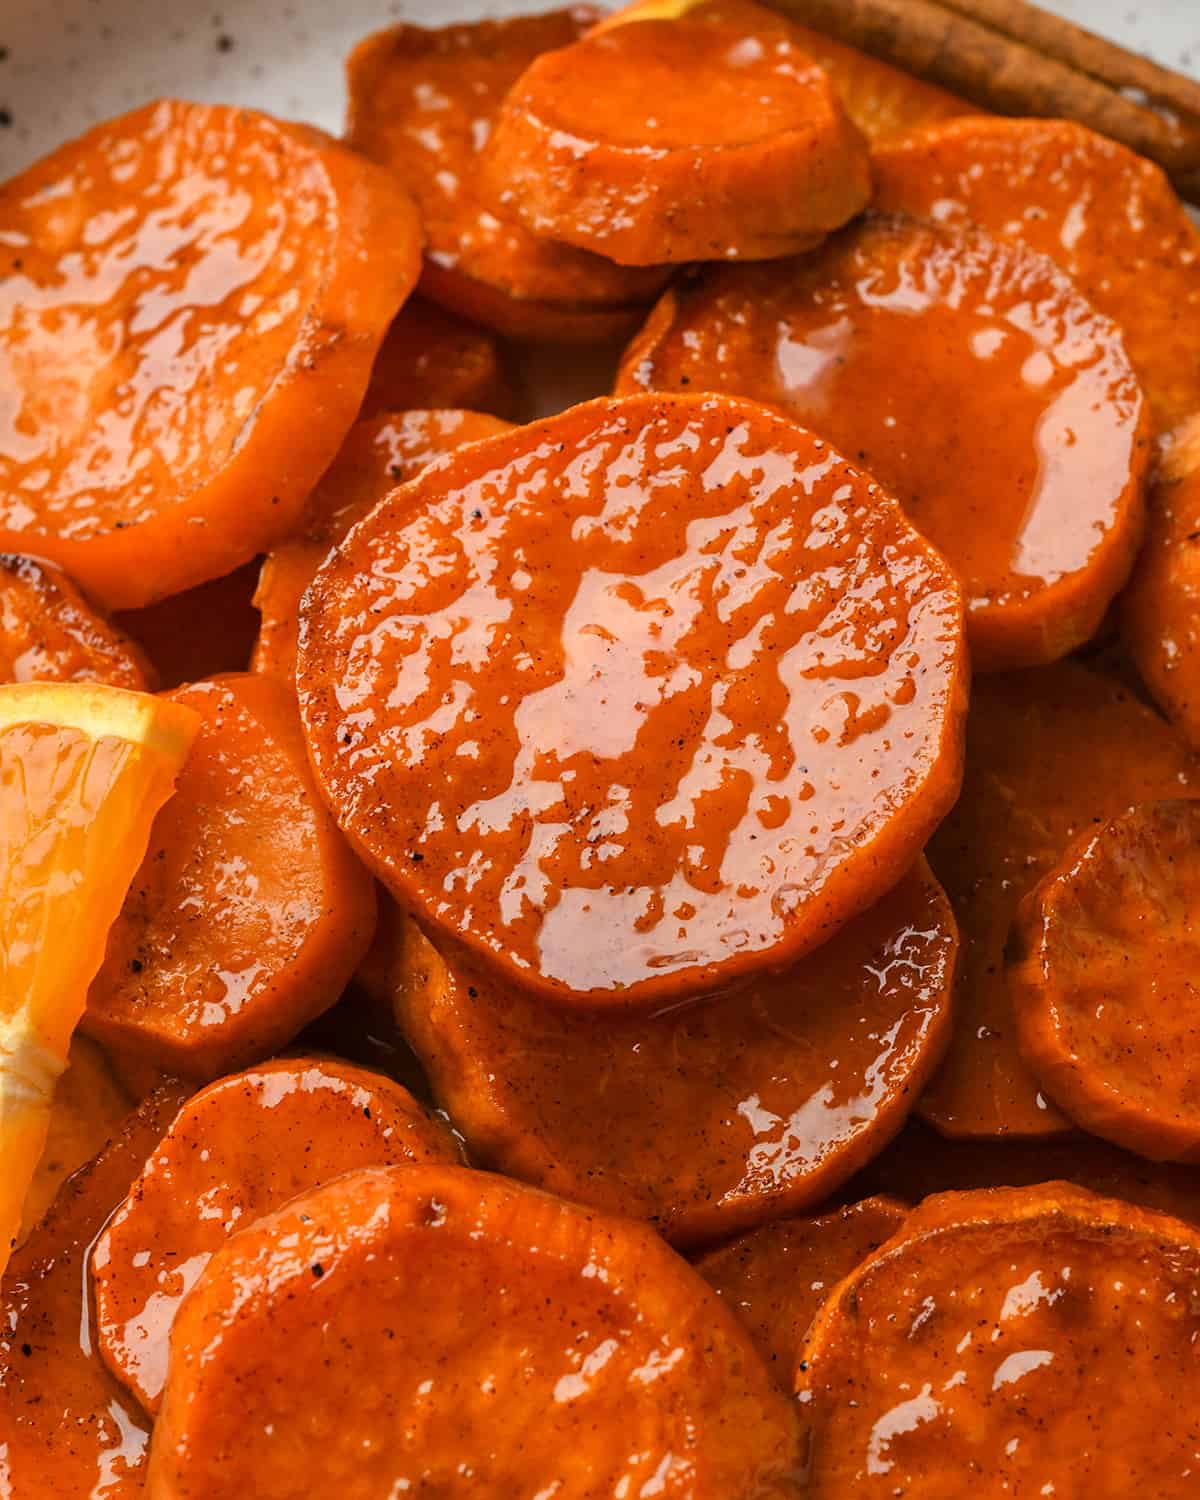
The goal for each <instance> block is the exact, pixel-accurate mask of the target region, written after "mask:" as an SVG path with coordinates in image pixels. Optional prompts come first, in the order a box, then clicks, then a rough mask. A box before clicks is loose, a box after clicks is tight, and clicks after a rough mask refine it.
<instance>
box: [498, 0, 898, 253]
mask: <svg viewBox="0 0 1200 1500" xmlns="http://www.w3.org/2000/svg"><path fill="white" fill-rule="evenodd" d="M618 19H619V18H618ZM483 181H484V182H485V184H487V185H488V187H489V188H490V190H491V191H492V193H493V194H494V195H495V196H496V198H497V199H498V200H499V201H500V202H501V203H503V204H504V205H505V207H506V208H509V209H511V210H512V211H514V212H515V213H516V214H518V215H519V216H520V218H521V220H522V222H523V223H524V224H525V225H526V226H527V227H528V228H529V229H531V230H532V231H533V232H534V233H535V234H539V235H545V236H548V237H549V238H550V239H554V240H561V241H564V242H566V243H567V244H570V245H575V246H577V247H579V248H580V249H582V250H590V251H594V252H595V253H597V254H599V255H606V256H608V257H609V258H610V259H611V260H615V261H617V262H619V263H621V264H623V265H634V266H637V265H643V266H649V265H655V264H657V263H659V262H671V263H679V262H684V261H692V260H745V259H748V260H759V259H762V258H764V257H768V256H776V255H787V254H791V253H793V252H795V251H797V250H805V249H808V248H810V247H811V246H812V245H814V244H817V243H818V242H819V241H820V240H822V239H823V238H824V237H825V235H827V234H828V233H829V232H830V231H831V230H833V229H837V228H838V227H839V226H840V225H842V224H844V223H845V222H846V221H847V220H848V219H851V218H853V216H854V215H855V214H856V213H858V212H860V211H861V210H862V209H863V208H864V207H865V206H866V204H867V201H868V199H869V198H870V196H871V177H870V165H869V157H868V152H867V147H866V143H865V141H864V140H863V138H862V136H861V135H860V134H859V132H858V130H857V128H856V127H855V126H854V125H852V124H851V122H850V120H849V117H848V116H847V115H846V113H845V111H844V110H843V108H842V106H841V103H840V101H839V99H838V97H837V94H836V92H835V90H834V87H833V85H832V83H831V82H830V80H829V78H828V77H827V76H826V74H825V73H824V72H823V71H822V69H821V68H820V67H818V66H817V64H816V63H815V62H813V60H812V59H811V58H810V57H809V56H808V55H807V54H806V53H805V52H804V51H803V50H802V49H801V47H800V46H798V45H797V44H796V41H795V40H794V38H793V36H792V34H791V32H790V30H789V28H788V27H787V26H786V24H785V23H783V22H781V19H780V17H779V16H778V15H776V14H774V13H773V12H771V11H769V10H765V9H763V8H762V7H761V6H758V5H755V4H752V3H750V0H741V3H738V4H734V5H729V4H726V5H722V6H716V7H714V6H701V7H698V8H696V9H689V10H688V11H687V12H686V13H685V14H683V15H682V16H680V17H679V18H677V19H662V20H658V19H646V20H636V21H630V22H629V23H628V24H624V25H621V24H613V25H610V26H608V27H601V28H599V29H598V30H597V31H595V32H593V33H591V34H589V35H587V36H585V37H583V38H581V39H580V40H579V41H577V42H574V43H572V44H571V45H569V46H567V47H561V48H559V49H557V50H555V51H552V52H545V53H543V54H542V55H541V56H540V57H538V58H536V59H535V60H534V61H533V62H532V63H531V64H530V65H529V67H528V68H527V69H526V70H525V72H524V73H523V74H522V75H521V77H520V78H519V79H518V80H517V81H516V83H514V84H513V86H512V88H511V89H510V90H509V91H508V94H507V96H506V97H505V100H504V103H503V105H502V107H501V109H500V111H499V113H498V115H497V117H496V121H495V125H494V127H493V130H492V133H491V136H490V138H489V140H488V145H487V148H486V150H485V152H484V155H483Z"/></svg>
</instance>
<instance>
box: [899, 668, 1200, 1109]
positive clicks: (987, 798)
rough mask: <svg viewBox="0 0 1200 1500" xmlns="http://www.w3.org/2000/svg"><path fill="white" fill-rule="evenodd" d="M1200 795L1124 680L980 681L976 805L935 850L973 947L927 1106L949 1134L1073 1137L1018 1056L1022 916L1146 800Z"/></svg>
mask: <svg viewBox="0 0 1200 1500" xmlns="http://www.w3.org/2000/svg"><path fill="white" fill-rule="evenodd" d="M1197 794H1200V768H1198V766H1197V763H1196V762H1195V761H1193V759H1192V757H1191V756H1190V755H1189V754H1188V752H1187V750H1186V748H1185V747H1184V745H1183V744H1182V743H1181V742H1180V741H1179V739H1178V738H1177V737H1176V736H1175V734H1174V733H1173V732H1172V730H1171V729H1170V727H1169V726H1168V725H1167V724H1165V723H1164V722H1163V720H1162V719H1160V718H1159V717H1158V715H1157V714H1156V713H1154V712H1153V710H1152V709H1149V708H1147V707H1146V706H1145V705H1144V704H1142V703H1139V702H1137V701H1135V700H1134V699H1133V698H1132V697H1131V696H1130V694H1129V692H1128V690H1127V689H1126V688H1125V687H1123V686H1122V685H1121V684H1120V683H1119V682H1117V681H1116V680H1115V679H1113V678H1111V677H1104V676H1100V675H1099V674H1097V673H1093V672H1089V671H1087V670H1086V669H1085V668H1083V667H1081V666H1079V665H1077V664H1076V663H1074V662H1061V663H1059V664H1058V665H1056V666H1054V667H1048V668H1043V669H1041V670H1039V671H1032V672H1021V673H1012V674H1008V675H1005V676H999V677H990V678H983V679H981V680H979V681H977V682H976V683H975V686H974V690H973V692H972V696H971V712H970V716H969V718H968V721H967V768H966V775H965V777H964V780H963V791H962V796H961V797H960V799H959V802H958V805H957V807H956V808H955V809H954V811H953V812H952V813H951V814H950V816H949V817H948V818H947V819H946V821H945V822H944V823H943V824H942V826H941V827H940V828H939V829H938V831H937V833H936V834H935V835H934V838H933V840H932V841H931V843H930V846H929V860H930V863H931V864H932V865H933V868H934V872H935V873H936V874H937V876H938V878H939V880H941V882H942V884H943V885H944V886H945V888H946V894H947V895H948V896H949V897H950V902H951V905H952V906H953V907H954V914H955V916H956V917H957V918H958V925H959V929H960V932H961V934H962V942H963V961H962V967H961V977H960V980H959V986H958V997H957V1003H958V1019H957V1022H956V1025H955V1032H954V1038H953V1040H952V1041H951V1044H950V1052H949V1055H948V1056H947V1059H946V1062H945V1063H944V1064H943V1066H942V1068H941V1070H940V1072H939V1073H938V1075H937V1077H936V1078H935V1079H934V1082H933V1084H932V1086H931V1087H930V1088H929V1089H928V1090H927V1091H926V1093H925V1097H924V1099H923V1100H922V1101H921V1105H920V1108H921V1111H922V1113H923V1114H924V1116H925V1118H926V1119H927V1120H929V1121H930V1122H931V1123H932V1124H934V1125H936V1126H937V1127H938V1129H939V1130H942V1131H944V1132H945V1133H946V1134H947V1135H952V1136H991V1135H1009V1134H1011V1135H1045V1134H1048V1133H1053V1132H1054V1131H1056V1130H1062V1129H1064V1128H1065V1127H1066V1124H1067V1122H1066V1120H1065V1119H1064V1118H1063V1117H1062V1115H1060V1114H1059V1112H1058V1110H1056V1109H1055V1108H1054V1106H1053V1105H1052V1104H1050V1103H1049V1101H1048V1100H1046V1098H1045V1097H1044V1095H1043V1094H1042V1093H1041V1092H1040V1091H1039V1089H1038V1086H1037V1084H1036V1083H1035V1081H1034V1079H1033V1076H1032V1074H1031V1073H1030V1072H1029V1070H1028V1068H1027V1067H1026V1066H1025V1064H1024V1063H1023V1062H1022V1061H1021V1058H1020V1056H1019V1054H1018V1051H1017V1042H1016V1035H1015V1026H1014V1018H1013V1012H1012V1000H1011V997H1010V993H1009V986H1008V979H1007V976H1006V974H1005V971H1004V949H1005V945H1006V943H1007V941H1008V937H1009V932H1010V929H1011V926H1012V922H1013V918H1014V916H1015V914H1016V910H1017V904H1018V902H1019V901H1020V900H1021V898H1022V897H1023V896H1024V895H1025V893H1026V892H1027V891H1029V890H1030V889H1031V888H1032V887H1033V886H1034V885H1035V884H1036V883H1037V881H1038V880H1040V879H1041V877H1042V876H1043V875H1044V874H1045V873H1046V872H1047V871H1048V870H1049V869H1050V868H1051V867H1052V866H1053V865H1054V864H1055V862H1056V861H1057V860H1058V859H1059V858H1060V856H1061V855H1062V852H1063V850H1064V849H1065V848H1066V846H1067V844H1068V843H1069V842H1070V840H1071V839H1072V838H1073V837H1075V835H1076V834H1077V833H1079V832H1080V831H1081V830H1082V829H1085V828H1087V827H1089V826H1091V825H1092V824H1093V823H1095V822H1099V821H1102V820H1103V819H1105V818H1109V817H1112V816H1113V815H1114V814H1115V813H1117V812H1119V811H1120V810H1121V809H1122V808H1125V807H1127V806H1129V804H1130V803H1133V802H1143V801H1148V800H1151V799H1153V798H1157V797H1181V796H1188V795H1197Z"/></svg>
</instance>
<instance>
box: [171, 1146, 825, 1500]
mask: <svg viewBox="0 0 1200 1500" xmlns="http://www.w3.org/2000/svg"><path fill="white" fill-rule="evenodd" d="M175 1328H176V1332H175V1337H174V1339H173V1341H172V1347H171V1361H170V1367H169V1371H168V1376H167V1386H166V1392H165V1396H164V1400H163V1406H162V1412H161V1415H160V1417H159V1420H158V1423H157V1425H156V1427H155V1430H154V1437H153V1441H152V1445H151V1456H150V1467H149V1475H148V1482H147V1487H146V1496H147V1500H184V1497H193V1496H200V1495H203V1496H205V1500H225V1497H234V1496H241V1495H245V1494H254V1495H257V1496H262V1497H263V1500H267V1497H271V1500H283V1497H285V1496H289V1497H290V1496H301V1495H305V1496H313V1497H322V1500H324V1497H326V1496H333V1495H340V1496H344V1497H346V1500H375V1497H379V1496H384V1495H401V1494H405V1493H407V1492H409V1491H414V1492H417V1491H419V1490H421V1489H424V1490H426V1491H427V1492H428V1493H429V1494H437V1495H439V1496H445V1497H446V1500H454V1497H457V1496H464V1497H465V1496H474V1495H480V1494H486V1495H497V1496H499V1495H514V1496H515V1495H529V1496H533V1495H553V1496H555V1497H556V1500H590V1497H592V1496H596V1495H622V1494H628V1495H636V1494H637V1493H638V1491H639V1490H640V1491H641V1492H642V1493H643V1494H646V1493H649V1494H651V1495H661V1496H663V1497H664V1500H685V1497H686V1500H759V1497H765V1496H766V1495H768V1494H769V1495H771V1496H772V1497H780V1500H782V1497H783V1496H785V1495H794V1496H797V1497H798V1496H799V1495H800V1493H801V1481H800V1474H799V1453H798V1450H797V1447H796V1420H795V1415H794V1413H793V1411H792V1410H791V1407H790V1404H789V1403H788V1401H787V1400H786V1399H785V1398H784V1396H783V1395H782V1393H780V1392H778V1391H776V1390H775V1389H774V1388H773V1387H772V1385H771V1381H770V1377H769V1376H768V1374H767V1372H766V1370H765V1369H764V1367H763V1365H762V1362H761V1361H760V1360H759V1358H758V1356H757V1354H756V1353H755V1351H754V1349H753V1347H752V1345H751V1344H750V1341H749V1338H748V1336H747V1335H746V1334H745V1333H743V1331H742V1330H741V1328H740V1327H739V1326H738V1325H737V1323H736V1322H735V1320H734V1318H733V1315H732V1314H731V1313H730V1312H728V1311H727V1310H726V1309H725V1308H724V1307H723V1306H722V1305H721V1302H720V1301H719V1299H718V1298H717V1297H716V1296H715V1294H714V1293H712V1292H711V1291H710V1290H709V1288H708V1287H707V1286H706V1285H705V1284H704V1282H703V1281H702V1280H701V1278H700V1277H699V1276H697V1274H696V1273H695V1272H694V1271H693V1270H692V1269H691V1267H690V1266H688V1265H687V1264H686V1263H685V1262H684V1261H681V1260H679V1259H678V1258H677V1257H676V1256H675V1255H674V1254H673V1253H672V1252H671V1251H670V1250H669V1249H668V1248H667V1246H666V1245H664V1244H663V1242H662V1241H661V1240H660V1239H659V1238H658V1237H657V1236H656V1235H655V1234H653V1233H652V1232H651V1231H650V1230H648V1229H645V1228H643V1227H641V1226H639V1225H635V1224H631V1223H628V1222H625V1221H623V1220H619V1219H605V1218H600V1217H595V1216H593V1215H591V1214H588V1213H586V1212H585V1211H584V1210H582V1209H579V1208H575V1207H572V1206H571V1205H570V1204H567V1203H563V1202H561V1201H560V1200H558V1199H555V1198H550V1197H547V1196H545V1195H543V1194H541V1193H537V1192H534V1191H533V1190H532V1189H530V1188H524V1187H520V1186H518V1185H517V1184H515V1183H511V1182H506V1181H505V1180H504V1179H503V1178H499V1177H491V1176H487V1175H484V1174H482V1173H476V1172H468V1171H466V1170H465V1169H463V1168H456V1167H436V1166H411V1167H392V1168H376V1169H366V1170H362V1171H358V1172H350V1173H347V1174H346V1175H345V1176H343V1177H341V1178H339V1179H337V1180H336V1181H335V1182H332V1183H330V1184H328V1185H327V1186H326V1187H323V1188H320V1189H318V1190H317V1191H316V1192H313V1193H309V1194H306V1195H305V1196H303V1197H301V1198H298V1199H296V1200H295V1201H294V1202H293V1203H292V1204H290V1205H289V1206H287V1207H286V1208H283V1209H281V1210H280V1211H279V1212H278V1213H276V1214H274V1215H270V1216H268V1217H267V1218H265V1219H261V1220H260V1221H259V1222H258V1223H257V1224H256V1225H253V1226H251V1227H250V1228H249V1229H247V1230H245V1231H243V1232H242V1233H241V1234H239V1235H236V1236H235V1237H234V1238H233V1239H232V1240H231V1241H230V1242H229V1243H228V1244H227V1245H226V1246H225V1247H224V1249H222V1250H221V1251H219V1252H218V1253H217V1255H215V1256H214V1257H213V1259H212V1260H211V1261H210V1262H209V1265H208V1269H207V1270H206V1272H205V1274H204V1275H203V1276H202V1277H201V1279H200V1281H199V1282H198V1283H197V1284H196V1287H195V1288H194V1289H193V1291H192V1292H191V1294H190V1295H189V1296H188V1298H187V1299H186V1300H185V1302H184V1304H183V1307H182V1308H181V1309H180V1312H179V1316H178V1318H177V1320H176V1325H175ZM248 1433H253V1434H254V1441H253V1442H248V1441H247V1434H248Z"/></svg>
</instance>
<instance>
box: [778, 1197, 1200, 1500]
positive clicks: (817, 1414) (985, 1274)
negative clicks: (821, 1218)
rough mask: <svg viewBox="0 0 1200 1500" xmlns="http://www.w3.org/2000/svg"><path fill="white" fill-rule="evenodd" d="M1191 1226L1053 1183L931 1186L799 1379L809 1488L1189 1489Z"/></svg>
mask: <svg viewBox="0 0 1200 1500" xmlns="http://www.w3.org/2000/svg"><path fill="white" fill-rule="evenodd" d="M1198 1276H1200V1232H1198V1231H1197V1230H1196V1228H1195V1227H1194V1226H1190V1225H1185V1224H1184V1223H1182V1222H1181V1221H1180V1220H1178V1219H1173V1218H1170V1217H1168V1216H1167V1215H1165V1214H1154V1213H1148V1212H1147V1211H1145V1210H1144V1209H1138V1208H1133V1207H1131V1206H1130V1205H1129V1204H1125V1203H1119V1202H1117V1201H1115V1200H1113V1199H1107V1198H1100V1197H1097V1196H1095V1195H1094V1194H1092V1193H1088V1192H1085V1191H1084V1190H1082V1189H1080V1188H1073V1187H1071V1186H1070V1185H1069V1184H1067V1183H1050V1184H1047V1185H1045V1186H1043V1187H1036V1188H1025V1189H995V1190H992V1191H990V1192H989V1191H983V1192H976V1193H946V1194H943V1195H941V1196H939V1197H934V1198H930V1199H927V1200H926V1202H925V1203H923V1204H922V1205H921V1206H920V1207H919V1208H918V1209H917V1210H916V1211H915V1212H914V1213H913V1214H912V1215H910V1217H909V1218H908V1219H907V1220H906V1221H905V1223H904V1225H903V1227H902V1229H901V1231H900V1233H899V1234H898V1235H897V1236H896V1237H895V1238H894V1239H892V1240H889V1241H888V1242H887V1244H885V1245H884V1246H883V1247H882V1248H881V1249H880V1250H878V1251H877V1252H876V1253H875V1254H874V1255H872V1256H871V1257H869V1258H868V1259H867V1260H865V1261H864V1262H863V1263H862V1264H861V1265H860V1266H859V1267H858V1268H857V1270H855V1271H853V1272H851V1274H850V1275H849V1276H848V1277H847V1278H846V1279H845V1280H844V1281H843V1282H841V1283H840V1285H839V1286H838V1287H837V1288H836V1289H835V1290H834V1291H833V1292H832V1293H831V1294H830V1296H829V1298H828V1300H827V1301H826V1302H825V1304H824V1306H823V1307H822V1308H821V1310H820V1312H819V1313H818V1314H817V1317H816V1320H815V1321H814V1323H813V1325H812V1327H811V1329H810V1330H809V1334H808V1338H807V1340H806V1341H805V1344H804V1347H803V1348H802V1350H801V1358H800V1362H799V1365H798V1369H797V1375H796V1389H797V1393H798V1397H799V1402H800V1410H801V1412H802V1414H803V1420H804V1422H805V1424H806V1425H807V1429H808V1432H807V1438H808V1454H809V1474H808V1482H809V1488H808V1490H807V1491H806V1493H807V1494H808V1495H810V1496H812V1497H813V1500H844V1497H846V1496H848V1495H854V1496H861V1497H863V1500H872V1497H875V1496H879V1497H880V1500H882V1497H885V1496H886V1497H888V1500H891V1497H893V1496H896V1495H905V1494H912V1495H920V1496H921V1497H922V1500H943V1497H944V1500H951V1497H953V1500H960V1497H961V1496H962V1493H963V1485H964V1482H967V1483H968V1484H969V1483H971V1482H972V1476H973V1477H974V1481H975V1482H978V1481H979V1480H980V1479H983V1480H984V1489H985V1492H986V1493H991V1494H1028V1495H1056V1496H1072V1497H1074V1496H1084V1495H1087V1496H1091V1497H1095V1500H1125V1497H1127V1496H1129V1495H1134V1494H1146V1495H1153V1496H1155V1500H1184V1497H1186V1496H1191V1495H1192V1494H1194V1492H1195V1479H1196V1467H1195V1466H1196V1435H1195V1426H1194V1423H1193V1421H1192V1415H1191V1414H1192V1410H1193V1408H1194V1405H1195V1399H1196V1395H1197V1387H1198V1384H1200V1371H1198V1368H1197V1364H1196V1353H1195V1348H1196V1343H1197V1340H1198V1339H1200V1306H1198V1304H1197V1300H1196V1296H1195V1287H1196V1279H1197V1277H1198Z"/></svg>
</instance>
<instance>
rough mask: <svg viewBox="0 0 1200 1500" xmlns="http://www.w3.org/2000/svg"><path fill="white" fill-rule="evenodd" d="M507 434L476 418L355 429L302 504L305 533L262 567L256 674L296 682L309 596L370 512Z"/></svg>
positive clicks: (369, 421) (458, 415)
mask: <svg viewBox="0 0 1200 1500" xmlns="http://www.w3.org/2000/svg"><path fill="white" fill-rule="evenodd" d="M507 431H508V423H507V422H502V421H501V420H500V419H499V417H489V416H486V415H485V414H484V413H482V412H475V411H405V412H380V413H378V414H377V415H375V416H373V417H365V418H364V419H363V420H362V421H361V422H356V423H355V424H354V426H353V427H352V428H351V429H350V432H349V434H348V435H347V437H346V441H345V442H344V443H343V444H342V446H341V449H340V451H339V452H338V456H337V457H336V458H335V459H334V461H333V463H332V464H331V465H330V466H329V468H328V469H327V470H326V471H325V474H324V476H323V477H322V479H321V482H320V483H319V484H318V485H317V486H316V488H315V489H314V490H313V492H312V493H311V494H310V495H309V497H308V499H307V500H306V501H305V505H304V519H303V523H302V525H301V527H300V529H299V530H298V531H297V532H296V533H295V534H294V535H292V536H290V537H288V538H287V540H286V541H284V542H281V543H280V544H279V546H278V547H275V548H273V549H272V551H271V552H269V553H268V554H267V557H266V558H265V559H264V561H263V564H262V569H261V573H260V576H259V579H258V586H257V588H256V590H255V593H254V604H255V607H256V609H257V611H258V616H259V627H258V638H257V640H256V642H255V645H254V655H253V657H252V659H251V668H252V670H254V671H255V672H267V673H270V674H272V675H273V676H276V677H285V678H286V679H287V680H288V681H289V682H290V681H291V680H292V679H293V678H294V676H295V672H296V632H297V630H298V628H299V624H300V621H299V613H300V600H301V599H302V598H303V597H304V590H305V589H306V588H307V587H308V586H309V584H310V583H311V582H312V580H313V575H314V574H315V573H316V571H317V569H318V568H319V567H320V565H321V563H322V561H323V560H324V558H325V556H326V554H327V553H328V551H329V549H330V548H331V547H332V546H333V545H334V543H335V542H340V541H341V539H342V537H344V536H345V535H346V533H347V532H348V531H349V530H350V528H351V526H353V525H354V523H355V522H356V521H359V520H361V519H362V517H363V516H365V515H366V513H367V512H368V511H369V510H370V509H371V508H372V506H374V505H376V504H377V503H378V502H379V501H380V500H382V499H383V497H384V495H386V494H387V493H388V492H389V491H390V490H394V489H395V488H396V486H397V485H398V484H403V483H404V482H405V481H406V480H409V479H413V478H415V477H416V475H417V474H419V473H420V472H421V470H422V469H423V468H424V467H425V465H426V464H428V463H432V462H433V460H434V459H435V458H442V457H444V455H445V454H447V453H452V452H453V451H454V449H455V448H459V447H461V446H462V444H463V443H473V442H478V441H479V440H480V439H481V438H485V437H495V436H496V434H497V433H500V432H507Z"/></svg>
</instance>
